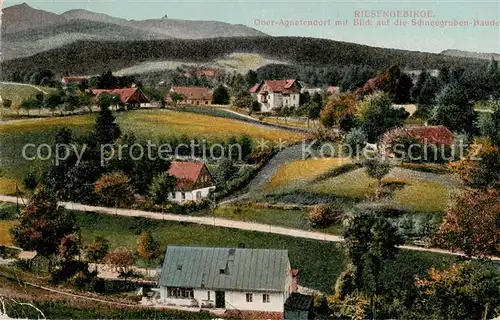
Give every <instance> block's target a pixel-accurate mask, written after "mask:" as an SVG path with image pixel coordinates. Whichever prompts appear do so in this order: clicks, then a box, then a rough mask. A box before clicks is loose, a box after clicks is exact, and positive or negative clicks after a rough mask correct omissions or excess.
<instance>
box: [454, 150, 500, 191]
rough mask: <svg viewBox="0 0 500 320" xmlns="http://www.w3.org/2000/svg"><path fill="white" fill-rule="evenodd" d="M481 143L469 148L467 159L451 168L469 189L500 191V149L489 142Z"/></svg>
mask: <svg viewBox="0 0 500 320" xmlns="http://www.w3.org/2000/svg"><path fill="white" fill-rule="evenodd" d="M479 143H480V144H478V143H477V142H476V143H474V144H473V145H472V146H471V147H470V148H469V154H468V155H467V157H466V158H464V159H461V160H460V161H458V162H455V163H451V164H450V166H451V168H452V169H453V171H454V172H455V173H457V174H458V176H459V177H460V178H461V179H462V181H463V182H464V184H465V185H467V186H469V187H472V188H478V189H487V188H497V189H500V148H498V147H496V146H493V145H491V142H489V141H488V140H487V141H485V142H479Z"/></svg>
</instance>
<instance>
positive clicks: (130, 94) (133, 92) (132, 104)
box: [91, 88, 150, 108]
mask: <svg viewBox="0 0 500 320" xmlns="http://www.w3.org/2000/svg"><path fill="white" fill-rule="evenodd" d="M91 92H92V94H94V95H95V96H96V98H98V97H99V96H100V95H102V94H110V95H117V96H119V97H120V104H122V105H123V106H125V107H127V108H138V107H141V106H143V104H145V103H149V102H150V100H149V98H148V97H146V95H145V94H144V92H142V90H141V89H139V88H122V89H91Z"/></svg>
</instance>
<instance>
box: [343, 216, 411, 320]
mask: <svg viewBox="0 0 500 320" xmlns="http://www.w3.org/2000/svg"><path fill="white" fill-rule="evenodd" d="M344 239H345V243H344V245H345V249H346V255H347V258H348V261H349V263H350V264H351V265H352V268H353V271H352V287H354V288H356V289H357V290H359V291H360V292H361V293H363V294H366V295H367V296H369V297H370V306H371V308H370V309H371V315H370V318H371V319H374V318H375V310H376V297H377V295H378V294H379V293H380V291H381V283H380V274H381V272H382V271H383V262H384V261H386V260H389V259H393V258H394V257H395V256H396V254H397V252H398V248H397V246H398V245H401V244H402V243H403V239H402V238H401V236H399V235H398V234H397V232H396V228H395V227H394V226H392V225H391V224H390V223H389V222H388V221H387V220H386V219H384V218H381V217H379V216H378V215H376V213H374V212H367V211H366V212H360V213H356V214H354V215H353V216H352V217H351V218H350V219H349V220H348V222H347V226H346V228H345V230H344Z"/></svg>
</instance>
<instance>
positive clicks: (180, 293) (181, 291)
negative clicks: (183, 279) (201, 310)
mask: <svg viewBox="0 0 500 320" xmlns="http://www.w3.org/2000/svg"><path fill="white" fill-rule="evenodd" d="M167 296H168V297H169V298H174V299H193V298H194V291H193V289H191V288H167Z"/></svg>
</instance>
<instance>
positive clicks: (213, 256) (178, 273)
mask: <svg viewBox="0 0 500 320" xmlns="http://www.w3.org/2000/svg"><path fill="white" fill-rule="evenodd" d="M288 266H289V260H288V251H287V250H273V249H244V248H211V247H188V246H172V245H170V246H168V248H167V252H166V254H165V260H164V262H163V268H162V271H161V276H160V281H159V285H160V286H161V287H164V286H166V287H184V288H207V289H225V290H229V289H230V290H254V291H278V292H281V291H284V289H285V279H286V275H287V270H288ZM222 269H223V270H224V274H221V272H220V270H222Z"/></svg>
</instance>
